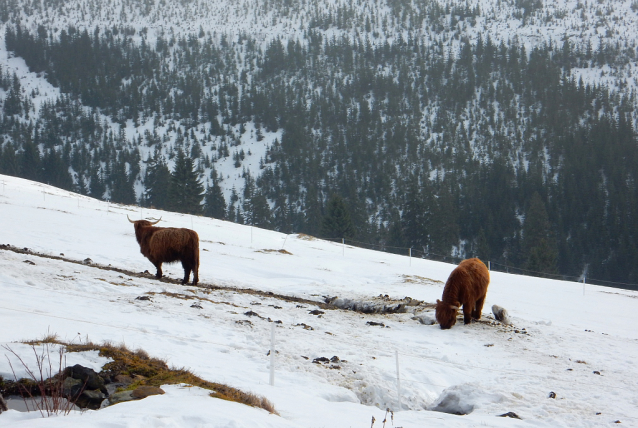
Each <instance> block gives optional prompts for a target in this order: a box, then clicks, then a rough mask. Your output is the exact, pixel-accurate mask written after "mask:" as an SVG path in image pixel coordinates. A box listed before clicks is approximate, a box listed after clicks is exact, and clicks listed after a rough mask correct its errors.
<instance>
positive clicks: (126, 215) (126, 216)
mask: <svg viewBox="0 0 638 428" xmlns="http://www.w3.org/2000/svg"><path fill="white" fill-rule="evenodd" d="M126 218H128V221H130V222H131V223H135V222H134V221H133V220H131V219H130V218H129V216H128V214H126Z"/></svg>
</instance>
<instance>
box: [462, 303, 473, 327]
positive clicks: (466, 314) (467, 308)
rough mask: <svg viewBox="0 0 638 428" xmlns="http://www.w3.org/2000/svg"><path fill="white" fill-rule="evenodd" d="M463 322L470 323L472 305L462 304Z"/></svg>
mask: <svg viewBox="0 0 638 428" xmlns="http://www.w3.org/2000/svg"><path fill="white" fill-rule="evenodd" d="M463 322H464V323H465V324H469V323H470V322H472V305H469V304H467V303H463Z"/></svg>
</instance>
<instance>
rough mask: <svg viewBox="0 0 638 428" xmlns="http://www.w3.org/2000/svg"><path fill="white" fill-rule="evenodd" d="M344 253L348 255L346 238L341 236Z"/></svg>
mask: <svg viewBox="0 0 638 428" xmlns="http://www.w3.org/2000/svg"><path fill="white" fill-rule="evenodd" d="M341 248H342V250H343V251H342V255H343V256H344V257H345V256H346V238H341Z"/></svg>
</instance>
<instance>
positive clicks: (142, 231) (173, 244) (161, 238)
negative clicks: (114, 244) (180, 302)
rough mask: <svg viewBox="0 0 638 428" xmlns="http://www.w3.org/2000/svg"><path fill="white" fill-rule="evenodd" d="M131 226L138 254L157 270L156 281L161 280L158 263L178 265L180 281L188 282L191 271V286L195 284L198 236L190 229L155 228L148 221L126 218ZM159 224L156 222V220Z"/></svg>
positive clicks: (197, 277)
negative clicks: (180, 270) (180, 274)
mask: <svg viewBox="0 0 638 428" xmlns="http://www.w3.org/2000/svg"><path fill="white" fill-rule="evenodd" d="M129 221H130V222H131V223H133V226H134V227H135V238H137V243H138V244H140V252H141V253H142V254H143V255H144V256H145V257H146V258H147V259H149V260H150V261H151V263H153V264H154V265H155V267H156V268H157V274H156V275H155V276H156V277H158V278H161V277H162V263H173V262H177V261H181V262H182V267H183V268H184V279H183V280H182V284H186V283H187V282H188V278H189V277H190V274H191V271H192V272H193V285H197V282H198V281H199V236H197V232H195V231H194V230H190V229H184V228H180V229H178V228H174V227H155V226H153V224H155V223H157V222H155V223H151V222H150V221H148V220H136V221H132V220H131V219H129ZM158 221H159V220H158Z"/></svg>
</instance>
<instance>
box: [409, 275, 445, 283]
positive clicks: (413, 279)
mask: <svg viewBox="0 0 638 428" xmlns="http://www.w3.org/2000/svg"><path fill="white" fill-rule="evenodd" d="M401 277H402V278H403V282H406V283H411V284H426V285H429V284H443V281H439V280H438V279H431V278H426V277H423V276H419V275H401Z"/></svg>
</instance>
